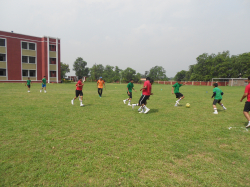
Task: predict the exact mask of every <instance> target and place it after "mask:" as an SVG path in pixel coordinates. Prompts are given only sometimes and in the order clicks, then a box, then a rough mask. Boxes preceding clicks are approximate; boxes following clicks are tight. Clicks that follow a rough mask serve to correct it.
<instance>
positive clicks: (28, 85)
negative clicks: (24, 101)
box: [25, 77, 32, 92]
mask: <svg viewBox="0 0 250 187" xmlns="http://www.w3.org/2000/svg"><path fill="white" fill-rule="evenodd" d="M30 84H32V83H31V80H30V78H29V77H28V80H27V82H26V83H25V86H26V85H27V87H28V92H30Z"/></svg>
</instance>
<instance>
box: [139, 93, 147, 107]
mask: <svg viewBox="0 0 250 187" xmlns="http://www.w3.org/2000/svg"><path fill="white" fill-rule="evenodd" d="M148 98H149V95H142V96H141V98H140V99H139V105H142V104H144V105H145V104H146V101H147V100H148Z"/></svg>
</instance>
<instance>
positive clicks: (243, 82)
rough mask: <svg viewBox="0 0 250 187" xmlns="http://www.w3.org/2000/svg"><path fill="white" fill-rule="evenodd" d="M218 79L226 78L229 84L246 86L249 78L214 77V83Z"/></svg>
mask: <svg viewBox="0 0 250 187" xmlns="http://www.w3.org/2000/svg"><path fill="white" fill-rule="evenodd" d="M216 80H224V81H226V82H228V85H229V86H246V85H247V81H246V80H247V78H212V84H211V86H213V83H214V82H216Z"/></svg>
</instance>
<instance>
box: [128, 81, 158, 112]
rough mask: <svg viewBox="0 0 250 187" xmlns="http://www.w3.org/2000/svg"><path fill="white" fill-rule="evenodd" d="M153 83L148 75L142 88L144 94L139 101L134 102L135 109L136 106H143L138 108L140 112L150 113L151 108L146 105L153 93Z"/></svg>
mask: <svg viewBox="0 0 250 187" xmlns="http://www.w3.org/2000/svg"><path fill="white" fill-rule="evenodd" d="M151 88H152V86H151V84H150V78H149V77H147V78H146V81H145V82H144V84H143V87H142V88H141V89H140V91H141V90H142V96H141V98H140V99H139V102H138V103H137V104H132V109H134V107H135V106H141V107H140V108H139V109H138V112H139V113H145V114H146V113H148V112H149V111H150V109H149V108H147V107H146V103H147V100H148V99H149V97H150V95H153V93H151Z"/></svg>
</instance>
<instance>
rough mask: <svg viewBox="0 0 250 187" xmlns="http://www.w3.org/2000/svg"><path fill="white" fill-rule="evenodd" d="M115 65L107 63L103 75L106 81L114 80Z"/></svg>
mask: <svg viewBox="0 0 250 187" xmlns="http://www.w3.org/2000/svg"><path fill="white" fill-rule="evenodd" d="M113 69H114V66H110V65H106V67H105V68H104V71H103V77H104V79H105V81H106V82H113V81H114V75H115V72H114V71H113Z"/></svg>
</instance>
